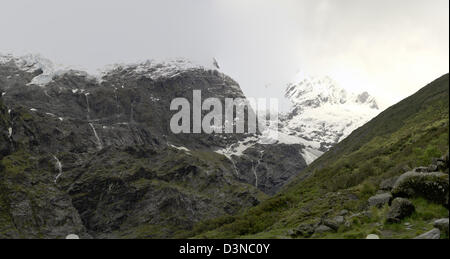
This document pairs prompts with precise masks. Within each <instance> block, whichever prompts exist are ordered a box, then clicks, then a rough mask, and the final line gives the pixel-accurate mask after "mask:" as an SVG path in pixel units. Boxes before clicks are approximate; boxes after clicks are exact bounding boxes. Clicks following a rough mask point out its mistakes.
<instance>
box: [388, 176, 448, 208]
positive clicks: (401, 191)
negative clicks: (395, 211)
mask: <svg viewBox="0 0 450 259" xmlns="http://www.w3.org/2000/svg"><path fill="white" fill-rule="evenodd" d="M448 181H449V178H448V174H445V173H440V172H433V173H418V172H408V173H404V174H402V175H401V176H400V177H399V178H398V180H397V182H396V183H395V185H394V188H393V189H392V194H393V196H394V197H424V198H426V199H428V200H430V201H433V202H436V203H439V204H443V205H446V206H448V192H449V182H448Z"/></svg>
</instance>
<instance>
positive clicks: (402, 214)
mask: <svg viewBox="0 0 450 259" xmlns="http://www.w3.org/2000/svg"><path fill="white" fill-rule="evenodd" d="M414 211H415V207H414V205H413V204H412V203H411V202H410V201H409V200H407V199H404V198H395V199H394V200H393V201H392V205H391V208H390V210H389V212H388V215H387V222H391V223H397V222H399V221H400V220H402V219H404V218H406V217H408V216H410V215H411V214H412V213H413V212H414Z"/></svg>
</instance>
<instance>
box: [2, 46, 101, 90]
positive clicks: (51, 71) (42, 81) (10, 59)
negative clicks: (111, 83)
mask: <svg viewBox="0 0 450 259" xmlns="http://www.w3.org/2000/svg"><path fill="white" fill-rule="evenodd" d="M0 64H11V65H15V66H16V67H17V68H18V69H19V70H22V71H24V72H27V73H35V72H39V73H38V74H37V75H36V76H35V77H34V78H33V79H32V80H31V81H30V82H29V83H28V85H39V86H45V85H47V84H48V83H50V82H51V81H52V80H53V79H54V78H55V77H57V76H61V75H64V74H69V73H70V74H74V75H77V76H84V77H89V78H91V79H93V80H95V79H96V78H95V77H94V76H90V75H89V74H88V73H86V72H83V71H80V70H76V69H73V68H70V67H68V66H62V65H55V64H54V63H53V62H52V61H50V60H49V59H46V58H44V57H43V56H41V55H39V54H27V55H24V56H20V57H14V56H13V55H11V54H7V55H1V54H0Z"/></svg>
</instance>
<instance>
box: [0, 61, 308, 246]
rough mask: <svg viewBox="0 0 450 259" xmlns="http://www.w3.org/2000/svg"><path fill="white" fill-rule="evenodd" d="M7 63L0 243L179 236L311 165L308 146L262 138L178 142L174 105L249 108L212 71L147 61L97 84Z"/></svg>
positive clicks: (118, 69) (105, 75)
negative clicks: (230, 101) (198, 100)
mask: <svg viewBox="0 0 450 259" xmlns="http://www.w3.org/2000/svg"><path fill="white" fill-rule="evenodd" d="M0 57H1V58H0V92H1V97H0V102H1V107H0V111H1V116H2V117H1V120H0V122H1V124H0V141H1V143H0V153H1V155H0V159H1V160H0V237H8V238H38V237H45V238H64V237H65V236H66V235H69V234H76V235H79V236H80V237H82V238H89V237H94V238H115V237H117V238H119V237H120V238H129V237H140V238H169V237H180V236H183V235H184V234H183V233H185V232H186V231H190V230H192V227H193V226H194V225H195V223H197V222H199V221H200V220H203V219H208V218H216V217H219V216H223V215H234V214H236V213H238V212H239V211H241V210H243V209H245V208H248V207H251V206H254V205H256V204H258V203H260V202H261V201H262V200H264V199H266V198H267V197H268V195H272V194H274V193H275V192H276V191H277V190H279V189H280V188H281V187H282V186H283V184H284V183H286V182H287V181H288V180H289V179H291V178H292V177H293V176H294V175H296V174H298V173H299V172H301V171H302V170H303V169H304V168H305V167H306V162H305V161H304V159H303V158H302V156H301V151H302V149H304V148H305V146H304V145H302V144H292V145H287V144H281V143H274V144H270V145H264V144H261V143H258V141H251V140H252V139H260V137H259V133H258V134H174V133H172V131H171V130H170V127H169V125H170V119H171V118H172V115H173V114H175V112H176V111H170V109H169V107H170V102H171V101H172V100H173V99H174V98H178V97H184V98H186V99H188V100H189V101H190V103H192V99H193V97H192V92H193V90H201V91H202V99H203V100H205V99H207V98H209V97H216V98H221V99H224V98H245V96H244V95H243V93H242V91H241V89H240V87H239V85H238V83H237V82H235V81H234V80H233V79H231V78H230V77H228V76H226V75H225V74H223V73H221V72H220V71H218V70H217V69H216V68H215V67H204V66H199V65H196V64H193V63H191V62H189V61H187V60H183V59H179V60H172V61H166V62H156V61H151V60H150V61H144V62H139V63H134V64H118V65H113V66H110V67H108V68H107V69H105V71H103V72H102V74H101V75H96V76H93V75H89V74H88V73H86V72H83V71H78V70H74V69H68V68H60V67H58V66H56V65H54V64H52V63H51V62H50V61H48V60H46V59H45V58H42V57H39V56H25V57H13V56H10V55H9V56H0ZM250 112H251V111H250ZM249 141H250V142H251V147H250V146H249V148H248V149H245V150H241V152H240V153H239V152H238V153H233V150H235V147H236V146H240V145H241V143H246V144H249ZM223 150H230V151H231V152H232V153H233V154H230V153H228V152H223Z"/></svg>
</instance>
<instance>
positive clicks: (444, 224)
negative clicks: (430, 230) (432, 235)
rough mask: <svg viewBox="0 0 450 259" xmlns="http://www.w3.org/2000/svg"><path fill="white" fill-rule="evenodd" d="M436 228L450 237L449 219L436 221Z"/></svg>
mask: <svg viewBox="0 0 450 259" xmlns="http://www.w3.org/2000/svg"><path fill="white" fill-rule="evenodd" d="M434 227H435V228H438V229H439V230H440V231H442V232H444V233H446V234H447V235H448V218H444V219H438V220H436V221H434Z"/></svg>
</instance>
